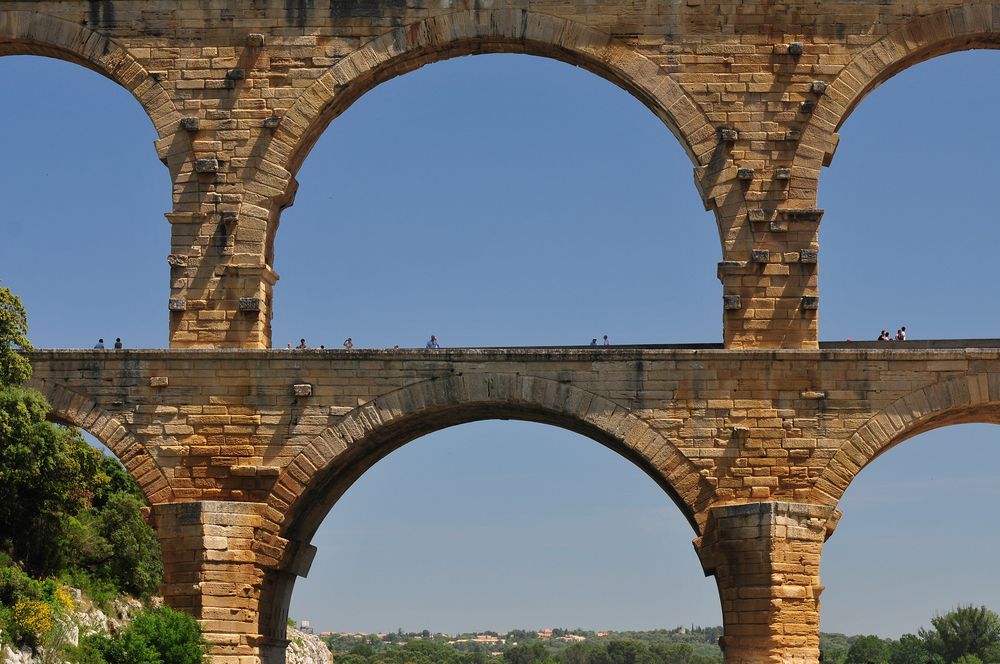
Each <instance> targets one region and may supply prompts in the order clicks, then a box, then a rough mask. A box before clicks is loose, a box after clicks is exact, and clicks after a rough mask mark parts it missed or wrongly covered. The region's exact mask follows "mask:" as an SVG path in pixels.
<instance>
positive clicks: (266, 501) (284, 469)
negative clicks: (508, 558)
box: [0, 0, 1000, 664]
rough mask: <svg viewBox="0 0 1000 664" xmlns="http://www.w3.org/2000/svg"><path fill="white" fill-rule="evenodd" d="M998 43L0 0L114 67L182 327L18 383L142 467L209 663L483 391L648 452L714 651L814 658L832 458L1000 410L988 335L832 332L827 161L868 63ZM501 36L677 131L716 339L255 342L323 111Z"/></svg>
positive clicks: (940, 7) (263, 628)
mask: <svg viewBox="0 0 1000 664" xmlns="http://www.w3.org/2000/svg"><path fill="white" fill-rule="evenodd" d="M998 43H1000V1H997V0H934V1H930V0H879V1H877V2H876V1H875V0H823V2H817V1H816V0H785V1H784V2H780V3H768V2H743V1H741V0H684V1H683V2H681V1H680V0H663V1H652V2H633V1H631V0H630V1H628V2H626V1H624V0H609V1H607V2H592V1H590V0H488V1H481V0H476V1H475V2H472V1H471V0H433V1H430V0H381V1H380V0H295V1H285V2H277V1H275V0H244V1H243V2H237V1H235V0H176V1H175V2H165V1H163V0H154V1H152V2H150V1H139V0H91V1H88V2H82V1H75V0H65V1H61V2H60V1H56V0H32V1H16V0H15V1H5V2H0V55H10V54H37V55H45V56H51V57H56V58H62V59H65V60H69V61H73V62H76V63H79V64H81V65H83V66H85V67H88V68H90V69H93V70H95V71H97V72H99V73H101V74H104V75H105V76H107V77H109V78H110V79H112V80H114V81H116V82H118V83H119V84H120V85H122V86H124V87H125V88H127V89H128V90H129V91H131V92H132V94H133V95H134V97H135V98H136V100H137V101H138V103H139V104H140V105H141V106H142V108H143V109H144V110H145V111H146V113H147V114H148V116H149V118H150V120H151V121H152V122H153V124H154V126H155V128H156V131H157V132H158V135H159V138H158V140H157V141H156V146H155V147H156V150H157V153H158V155H159V157H160V158H161V159H162V161H163V162H164V163H165V164H166V166H167V168H168V169H169V171H170V175H171V178H172V183H173V208H172V209H171V210H169V211H168V212H167V215H166V216H167V219H168V221H169V223H170V224H171V228H172V247H171V248H170V251H169V255H168V256H167V258H166V260H167V261H168V262H169V264H170V298H169V301H167V302H164V303H163V304H164V307H168V308H169V310H170V312H171V313H170V346H171V350H169V351H124V352H96V351H85V352H76V351H74V352H69V351H40V352H37V353H35V354H33V356H32V360H33V364H34V367H35V377H34V379H33V382H34V385H35V386H36V387H38V389H40V390H41V391H43V392H44V393H45V394H46V395H47V396H48V397H49V399H50V400H51V401H52V403H53V405H54V407H55V411H54V417H56V418H57V419H59V420H62V421H65V422H67V423H71V424H75V425H78V426H80V427H83V428H84V429H86V430H88V431H90V432H91V433H93V434H94V435H96V436H97V437H98V438H100V439H101V440H102V441H103V442H104V443H105V444H107V445H108V447H110V448H111V449H112V450H113V451H114V452H115V454H117V455H118V456H119V458H121V459H122V461H123V462H124V463H125V464H126V467H127V468H128V469H129V471H130V472H131V473H132V474H133V475H134V476H135V477H136V478H137V479H138V480H139V482H140V484H141V486H142V487H143V490H144V491H145V493H146V495H147V497H148V498H149V500H150V502H151V503H152V505H153V511H152V515H153V518H154V521H155V523H156V525H157V528H158V532H159V534H160V537H161V541H162V543H163V549H164V556H165V568H166V584H165V587H164V594H165V595H166V597H167V600H168V602H170V603H171V604H172V605H174V606H178V607H183V608H185V609H187V610H189V611H191V612H192V613H194V614H195V615H196V616H197V617H198V618H199V619H200V620H201V621H202V624H203V626H204V627H205V630H206V633H207V635H208V638H209V639H210V641H211V643H212V644H213V655H214V661H215V662H216V664H232V663H239V664H250V663H256V662H263V663H264V664H274V663H277V662H282V661H284V644H285V641H284V638H285V618H286V614H287V607H288V601H289V597H290V594H291V590H292V585H293V581H294V579H295V577H296V575H301V574H304V573H305V572H306V571H307V570H308V568H309V564H310V560H311V558H312V552H313V549H312V548H311V546H310V544H309V542H310V539H311V537H312V535H313V533H314V532H315V530H316V528H317V526H318V524H319V522H320V521H321V520H322V518H323V516H324V515H325V514H326V513H327V511H328V510H329V509H330V508H331V506H332V505H333V504H334V502H335V501H336V500H337V498H338V497H339V496H340V495H341V494H342V493H343V491H344V490H345V489H346V488H347V487H348V486H349V485H350V484H351V483H352V482H353V481H354V480H355V479H357V478H358V477H359V476H360V475H361V474H362V473H363V472H364V471H365V469H367V468H368V467H369V466H371V465H372V464H374V463H375V462H377V461H378V460H379V459H380V458H381V457H383V456H384V455H385V454H387V453H388V452H390V451H391V450H392V449H395V448H396V447H398V446H400V445H402V444H404V443H406V442H407V441H409V440H411V439H413V438H415V437H417V436H420V435H422V434H425V433H428V432H431V431H434V430H436V429H440V428H442V427H446V426H450V425H454V424H458V423H461V422H468V421H472V420H478V419H487V418H519V419H526V420H536V421H540V422H547V423H550V424H553V425H556V426H561V427H565V428H567V429H571V430H574V431H577V432H580V433H582V434H584V435H586V436H589V437H591V438H593V439H595V440H597V441H599V442H600V443H603V444H605V445H607V446H609V447H610V448H612V449H615V450H617V451H618V452H620V453H621V454H622V455H624V456H625V457H627V458H629V459H630V460H632V461H633V462H634V463H636V464H637V465H638V466H639V467H641V468H643V469H644V470H645V471H646V472H647V473H648V474H649V475H650V476H651V477H652V478H653V479H654V480H656V481H657V482H658V483H659V484H660V485H661V486H662V487H663V489H664V490H665V491H666V492H667V493H668V494H669V495H670V496H671V497H672V498H673V499H674V500H675V501H676V503H677V504H678V506H679V507H680V509H681V510H682V511H683V512H684V514H685V515H687V517H688V518H689V520H690V522H691V525H692V527H693V528H694V530H695V534H696V536H697V538H696V539H695V546H696V549H697V551H698V555H699V557H700V559H701V562H702V564H703V566H704V569H705V571H706V572H707V573H709V574H714V575H715V577H716V579H717V581H718V585H719V590H720V596H721V599H722V608H723V615H724V621H725V637H724V646H725V654H726V659H727V661H728V662H730V663H735V662H764V661H769V662H776V661H795V662H798V661H801V662H816V661H817V659H818V629H819V621H818V607H819V602H818V598H819V594H820V591H821V590H822V586H821V585H820V582H819V561H820V553H821V549H822V546H823V542H824V540H825V538H826V537H827V536H828V535H829V534H830V533H831V532H832V531H833V529H834V526H835V525H836V520H837V516H838V513H837V511H836V505H837V503H838V500H839V498H840V497H841V495H842V494H843V492H844V490H845V489H846V487H847V486H848V484H849V483H850V481H851V480H852V479H853V478H854V476H855V475H856V474H857V473H858V472H859V471H860V469H862V468H863V467H864V466H865V465H866V464H867V463H868V462H869V461H870V460H871V459H873V458H874V457H875V456H877V455H878V454H880V453H882V452H883V451H885V450H887V449H888V448H890V447H891V446H893V445H894V444H896V443H898V442H900V441H902V440H904V439H906V438H907V437H909V436H912V435H914V434H916V433H919V432H922V431H924V430H927V429H931V428H934V427H937V426H942V425H946V424H951V423H955V422H967V421H995V420H997V419H998V417H997V415H996V414H995V413H998V412H1000V408H998V406H1000V351H998V350H996V349H990V348H978V349H977V348H951V349H948V348H923V349H922V348H918V347H916V346H914V345H912V344H908V345H907V346H906V347H905V348H898V349H897V348H893V349H892V350H888V349H886V348H867V349H866V348H862V347H861V346H863V345H857V346H855V347H854V348H853V349H833V348H819V345H818V343H817V315H818V309H819V298H818V295H819V294H818V291H817V269H818V262H819V255H818V249H819V245H818V242H817V238H818V226H819V221H820V218H821V217H822V211H821V210H818V209H817V207H816V200H817V199H816V195H817V189H818V185H819V178H820V171H821V167H822V166H823V165H824V164H828V163H829V161H830V160H831V159H832V157H833V153H834V151H835V148H836V146H837V143H838V136H837V129H838V127H839V126H840V125H841V124H842V123H843V122H844V120H845V119H846V118H847V116H848V115H849V114H850V113H851V111H852V110H853V109H854V108H855V106H856V105H857V104H858V103H859V102H860V101H861V100H862V98H863V97H864V96H865V95H866V94H867V93H868V92H870V91H871V90H873V89H874V88H875V87H877V86H878V85H879V84H881V83H882V82H883V81H885V80H886V79H888V78H889V77H891V76H892V75H894V74H895V73H897V72H899V71H901V70H903V69H905V68H906V67H909V66H911V65H913V64H916V63H919V62H921V61H923V60H926V59H928V58H930V57H933V56H936V55H939V54H942V53H946V52H950V51H957V50H963V49H969V48H991V47H996V46H997V44H998ZM487 52H514V53H528V54H534V55H540V56H547V57H551V58H555V59H559V60H562V61H565V62H568V63H572V64H575V65H579V66H581V67H584V68H586V69H588V70H590V71H591V72H593V73H595V74H596V75H598V76H602V77H604V78H606V79H608V80H610V81H612V82H614V83H615V84H617V85H619V86H621V87H622V88H624V89H625V90H626V91H628V92H630V93H631V94H633V95H634V96H635V97H636V98H637V99H639V100H640V101H641V102H642V103H644V104H645V105H646V106H647V107H649V109H650V110H651V111H652V112H653V113H655V114H656V115H657V116H658V117H659V118H660V119H662V121H663V123H664V125H665V128H666V130H669V131H671V132H672V133H673V134H674V135H675V136H676V137H677V139H678V141H679V142H680V144H681V146H682V147H683V149H684V150H685V151H686V152H687V154H688V156H689V157H690V159H691V161H692V165H693V167H694V180H695V185H696V187H697V189H698V191H699V193H700V194H701V196H702V198H703V200H704V203H705V206H706V208H707V209H709V210H712V211H713V212H714V213H715V217H716V221H717V225H718V231H719V239H720V244H721V247H722V257H723V261H722V263H720V264H719V266H718V269H717V275H718V277H719V278H720V279H721V281H722V286H723V303H722V304H723V307H722V308H723V325H724V336H723V341H724V348H720V349H645V350H643V349H614V350H610V351H608V350H604V349H600V350H597V351H594V350H591V349H586V350H574V349H564V350H551V349H549V350H544V349H537V350H532V349H522V350H464V351H458V350H456V351H419V352H417V351H395V352H388V351H386V352H382V351H329V352H301V353H287V352H272V351H268V350H265V349H267V348H268V347H269V346H270V319H271V305H272V296H273V286H274V283H275V281H276V280H277V274H276V273H275V272H274V270H273V269H272V268H273V266H274V263H275V256H274V251H273V248H274V241H275V236H276V233H277V232H278V224H279V221H280V216H281V211H282V209H284V208H285V207H288V206H289V205H291V204H292V202H293V199H294V195H295V191H296V182H295V173H296V171H297V170H298V168H299V166H300V165H301V164H302V162H303V160H304V159H305V158H306V156H307V155H308V153H309V151H310V149H311V147H312V146H313V144H314V143H315V142H316V140H317V139H318V137H319V136H320V134H321V133H322V132H323V130H324V129H325V128H326V126H327V125H328V124H329V123H331V122H332V121H334V120H335V118H336V117H337V116H338V115H339V114H340V113H342V112H343V111H344V110H345V109H346V108H347V107H348V106H350V104H352V103H353V102H354V101H355V100H357V99H358V98H359V97H360V96H361V95H362V94H364V93H365V92H366V91H368V90H370V89H371V88H373V87H374V86H376V85H378V84H379V83H381V82H383V81H385V80H388V79H390V78H392V77H394V76H397V75H399V74H403V73H406V72H408V71H411V70H413V69H416V68H417V67H420V66H422V65H424V64H427V63H430V62H434V61H437V60H442V59H445V58H450V57H454V56H459V55H469V54H476V53H487ZM712 271H714V270H713V266H706V275H707V273H709V272H712Z"/></svg>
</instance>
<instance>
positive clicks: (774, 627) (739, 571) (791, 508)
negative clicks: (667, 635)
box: [695, 502, 836, 664]
mask: <svg viewBox="0 0 1000 664" xmlns="http://www.w3.org/2000/svg"><path fill="white" fill-rule="evenodd" d="M835 522H836V516H835V510H834V509H833V508H831V507H826V506H821V505H804V504H799V503H783V502H768V503H751V504H746V505H728V506H724V507H715V508H712V509H711V510H710V512H709V518H708V522H707V523H706V526H705V534H704V535H703V536H702V537H700V538H698V539H696V540H695V549H696V550H697V552H698V557H699V558H700V559H701V563H702V566H703V567H704V569H705V574H706V575H709V574H711V575H714V576H715V580H716V583H717V584H718V587H719V597H720V599H721V601H722V616H723V627H724V632H723V633H724V636H723V637H722V639H721V641H720V645H721V646H722V650H723V653H724V655H725V661H726V664H777V663H779V662H781V663H786V664H787V663H797V664H798V663H801V664H817V663H818V662H819V596H820V593H821V592H822V590H823V586H821V585H820V582H819V563H820V552H821V550H822V548H823V542H824V541H825V540H826V538H827V537H828V536H829V534H830V532H832V530H833V527H834V525H835Z"/></svg>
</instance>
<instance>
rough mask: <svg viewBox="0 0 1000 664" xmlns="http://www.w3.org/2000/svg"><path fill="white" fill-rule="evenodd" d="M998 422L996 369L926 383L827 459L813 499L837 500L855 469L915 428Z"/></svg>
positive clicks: (917, 430)
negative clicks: (994, 371) (926, 384)
mask: <svg viewBox="0 0 1000 664" xmlns="http://www.w3.org/2000/svg"><path fill="white" fill-rule="evenodd" d="M970 423H989V424H1000V374H997V373H976V374H970V375H967V376H961V377H957V378H953V379H951V380H946V381H941V382H938V383H934V384H932V385H928V386H927V387H924V388H923V389H919V390H915V391H913V392H911V393H909V394H907V395H906V396H904V397H901V398H899V399H897V400H896V401H894V402H893V403H891V404H889V405H888V406H887V407H886V408H884V409H882V411H881V412H879V413H878V414H877V415H875V416H874V417H872V418H871V419H869V420H868V421H867V422H866V423H865V424H864V425H863V426H862V427H861V428H860V429H858V430H857V432H855V433H854V435H853V436H851V438H850V439H849V440H848V441H847V442H846V444H845V445H844V446H843V447H842V448H841V449H840V451H839V452H837V454H835V455H834V456H833V458H832V459H831V460H830V461H829V463H828V464H827V465H826V467H825V468H824V470H823V471H822V473H821V475H820V478H819V480H818V481H817V483H816V493H817V495H816V496H815V497H816V498H817V502H822V503H827V504H831V505H835V504H836V503H837V502H838V501H839V500H840V499H841V497H843V495H844V492H845V491H847V487H848V486H849V485H850V483H851V482H852V481H853V480H854V478H855V477H857V475H858V473H860V472H861V470H862V469H863V468H864V467H865V466H867V465H868V464H869V463H871V462H872V461H874V460H875V459H876V458H877V457H879V456H880V455H882V454H884V453H885V452H887V451H889V450H890V449H892V448H893V447H895V446H896V445H899V444H900V443H902V442H903V441H905V440H907V439H909V438H912V437H914V436H916V435H918V434H921V433H925V432H927V431H931V430H932V429H938V428H941V427H945V426H950V425H953V424H970Z"/></svg>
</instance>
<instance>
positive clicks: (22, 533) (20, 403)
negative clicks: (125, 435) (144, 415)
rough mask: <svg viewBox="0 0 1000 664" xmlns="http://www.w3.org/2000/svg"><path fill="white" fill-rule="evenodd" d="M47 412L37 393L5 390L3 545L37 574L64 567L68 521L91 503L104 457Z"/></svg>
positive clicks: (0, 399)
mask: <svg viewBox="0 0 1000 664" xmlns="http://www.w3.org/2000/svg"><path fill="white" fill-rule="evenodd" d="M48 412H49V405H48V403H46V401H45V398H44V397H43V396H42V395H41V394H39V393H38V392H36V391H34V390H29V389H25V388H22V387H20V386H16V385H6V386H0V543H2V546H3V548H4V549H6V550H7V551H8V552H9V553H10V554H11V555H12V556H13V557H14V558H15V559H17V560H20V561H22V562H23V563H24V565H25V569H26V570H27V571H28V572H30V573H32V574H34V575H36V576H46V575H51V574H54V573H55V572H57V571H58V570H59V569H60V567H61V566H62V565H63V564H64V562H65V559H66V555H67V547H68V541H67V533H66V531H65V520H66V518H67V517H69V516H72V515H75V514H76V513H77V512H79V511H80V510H81V509H83V508H84V507H85V506H86V505H87V501H88V500H89V498H90V496H91V494H92V490H93V478H94V475H95V474H96V469H97V467H98V465H99V463H100V458H101V454H100V452H98V451H97V450H95V449H93V448H92V447H90V446H89V445H87V443H86V442H85V441H84V440H83V438H82V437H81V436H80V434H79V432H77V431H76V430H72V429H66V428H64V427H60V426H57V425H55V424H52V423H51V422H48V421H46V419H45V418H46V416H47V415H48Z"/></svg>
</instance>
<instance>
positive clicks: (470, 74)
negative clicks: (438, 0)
mask: <svg viewBox="0 0 1000 664" xmlns="http://www.w3.org/2000/svg"><path fill="white" fill-rule="evenodd" d="M671 154H673V156H674V157H675V158H674V159H669V158H665V156H667V155H671ZM311 157H312V158H311V159H309V160H308V161H307V162H306V163H305V164H304V167H303V169H302V171H301V172H300V174H299V180H300V183H301V186H300V187H299V195H298V200H297V202H296V205H295V206H294V207H293V208H291V209H289V210H287V211H285V212H284V217H285V219H284V222H283V225H282V226H281V229H282V230H281V233H280V235H279V236H278V238H277V240H278V242H279V247H278V250H277V253H276V256H275V264H274V267H275V269H276V271H277V272H278V273H279V274H280V275H281V281H279V282H278V284H277V285H276V287H275V290H276V293H275V316H274V323H273V326H274V339H275V342H274V345H275V346H279V347H280V346H285V345H286V344H287V343H288V342H292V345H295V344H296V343H298V340H299V339H300V338H301V337H303V336H306V337H311V338H309V339H308V340H309V341H310V342H311V345H312V346H317V345H319V344H320V343H323V344H324V345H326V346H327V347H331V346H332V347H337V346H339V345H340V343H341V341H342V340H343V339H345V338H347V337H351V338H352V339H353V342H354V344H355V345H356V346H360V345H364V346H368V347H392V346H393V345H395V344H400V345H402V346H415V345H416V346H419V345H423V343H424V342H425V341H426V340H427V339H426V337H429V334H430V333H431V332H434V333H435V334H438V335H439V336H441V337H442V343H443V344H444V345H451V346H479V345H485V346H491V345H498V346H506V345H539V344H541V345H560V344H566V343H570V344H586V343H588V342H589V340H590V339H591V338H594V337H597V338H598V339H599V341H600V340H601V338H602V337H603V335H604V334H608V335H609V338H610V340H611V343H612V344H622V343H643V342H645V343H649V342H657V343H660V342H690V341H692V340H704V339H706V338H709V339H711V338H712V337H715V336H717V335H718V331H717V330H718V325H719V324H718V311H717V307H716V306H714V305H715V302H716V301H717V296H718V294H719V284H718V282H717V280H716V279H715V278H714V273H715V266H716V265H717V263H718V260H719V256H720V253H719V252H720V248H719V245H718V243H717V242H716V241H715V240H717V237H716V235H714V234H713V232H712V231H711V230H710V229H711V228H713V227H714V224H713V223H709V221H708V219H705V223H704V224H700V229H699V230H698V231H696V232H692V231H691V230H690V228H689V225H690V224H691V223H696V221H695V220H697V219H698V218H699V217H701V216H702V215H706V216H708V217H710V216H711V215H710V214H708V213H706V212H705V211H704V206H703V205H702V203H701V201H700V199H699V197H698V195H697V192H696V190H695V189H694V188H693V187H691V186H690V164H689V163H687V162H686V160H684V159H683V158H682V157H681V156H680V153H679V152H678V151H677V150H676V149H675V146H673V145H672V141H671V140H670V139H669V137H666V136H664V132H662V126H661V125H660V123H658V122H656V120H655V118H653V117H652V116H650V115H649V113H648V111H647V109H646V108H643V107H642V106H640V105H638V104H635V100H634V99H633V98H632V97H630V96H628V95H626V94H623V93H622V92H621V91H620V90H619V89H617V88H615V87H614V86H611V85H608V84H607V82H606V81H604V80H602V79H600V78H596V77H594V76H592V75H591V74H589V73H588V72H584V71H581V70H579V69H577V68H574V67H570V66H567V65H566V64H565V63H562V62H557V61H555V60H553V59H547V58H539V57H531V56H528V55H524V54H520V55H499V54H494V55H477V56H476V57H473V58H455V59H451V60H448V61H446V62H440V63H435V64H433V65H431V66H428V67H423V68H421V69H419V70H418V71H414V72H412V73H410V74H409V75H407V76H400V77H398V78H395V79H394V80H392V81H390V82H388V83H386V84H384V85H379V86H378V87H376V88H374V89H372V90H371V92H370V93H369V94H367V95H365V96H364V97H362V98H360V99H359V100H358V103H357V104H356V105H355V106H353V107H352V108H351V109H350V110H349V111H348V112H346V113H345V114H344V115H343V116H341V117H339V118H338V119H337V122H334V123H333V124H331V125H330V128H329V131H327V132H326V133H325V134H324V137H323V140H322V141H320V143H319V144H318V145H317V148H316V150H314V151H313V153H312V155H311ZM417 163H420V164H422V165H421V166H420V167H419V168H415V166H414V164H417ZM319 219H324V220H326V219H329V223H323V224H319V223H316V220H319ZM273 228H274V227H273V226H272V230H273ZM331 247H332V249H331ZM290 250H291V251H290ZM289 254H291V255H292V256H294V258H295V259H296V260H294V261H292V262H289V261H288V259H287V258H284V259H283V257H284V256H288V255H289ZM708 266H711V267H708ZM708 269H710V270H711V274H712V275H713V276H712V277H709V273H708V272H705V271H706V270H708ZM700 271H701V272H705V277H706V278H705V279H704V280H697V279H694V280H688V275H690V274H691V273H698V272H700ZM685 280H688V284H687V286H688V287H686V288H659V287H658V286H657V284H664V285H667V284H671V283H678V282H681V281H685ZM331 288H332V289H335V290H336V308H334V307H332V306H330V307H327V306H320V307H316V306H315V303H316V302H323V301H330V302H331V303H332V300H327V298H329V294H330V293H331ZM310 291H311V292H310ZM411 292H414V293H421V292H426V293H428V297H426V298H424V297H422V296H418V297H409V294H410V293H411ZM651 292H655V293H656V295H655V300H656V301H655V303H654V304H650V302H651V299H652V298H651V297H650V293H651ZM396 293H400V294H404V293H405V294H406V295H407V296H406V297H395V296H394V295H395V294H396ZM373 297H374V298H375V299H376V300H379V301H382V302H384V303H385V304H386V305H387V306H376V307H373V306H372V302H373V299H372V298H373ZM382 298H389V299H382ZM390 300H391V302H390ZM454 302H462V303H463V306H462V310H461V311H456V310H455V307H454V306H448V307H445V306H444V304H446V303H454ZM609 309H610V311H609ZM677 311H682V312H685V315H683V316H678V315H676V312H677ZM511 312H517V314H516V315H514V316H511V315H510V313H511ZM303 313H308V314H309V319H312V320H309V319H307V318H306V316H305V315H303ZM452 319H454V322H452ZM601 320H605V321H613V324H608V323H601V322H600V321H601ZM472 325H475V326H476V327H477V328H478V329H472V327H471V326H472ZM410 326H412V327H413V328H414V329H413V330H412V331H411V330H409V329H407V328H409V327H410ZM432 327H433V328H435V329H431V328H432ZM545 327H552V328H553V332H552V333H546V332H544V331H543V329H544V328H545ZM603 327H607V328H608V329H601V328H603ZM458 328H466V329H465V330H459V329H458ZM559 328H561V329H559ZM316 329H320V330H337V331H338V332H335V333H334V334H335V335H336V336H331V337H317V336H316V332H315V331H313V330H316ZM450 329H455V330H456V332H452V331H450ZM442 330H448V331H445V332H442ZM578 330H579V331H578ZM583 330H588V331H587V332H582V331H583ZM424 332H427V334H426V336H425V335H424ZM581 332H582V333H581ZM323 334H328V333H327V332H323ZM418 335H419V336H418Z"/></svg>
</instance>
